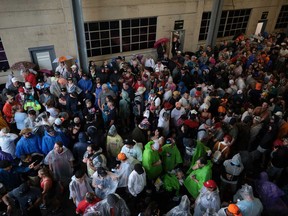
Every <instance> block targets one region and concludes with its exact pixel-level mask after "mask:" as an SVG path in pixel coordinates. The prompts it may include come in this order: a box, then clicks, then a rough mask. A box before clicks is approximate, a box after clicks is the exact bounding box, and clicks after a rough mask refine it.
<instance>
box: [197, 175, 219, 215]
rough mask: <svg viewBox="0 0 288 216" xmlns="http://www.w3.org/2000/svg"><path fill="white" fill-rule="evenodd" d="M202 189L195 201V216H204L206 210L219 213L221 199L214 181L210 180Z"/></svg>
mask: <svg viewBox="0 0 288 216" xmlns="http://www.w3.org/2000/svg"><path fill="white" fill-rule="evenodd" d="M203 185H204V187H203V188H202V189H201V191H200V194H199V196H198V197H197V199H196V201H195V209H194V216H202V215H203V214H204V213H205V212H206V209H213V210H214V212H218V211H219V209H220V204H221V202H220V197H219V190H218V188H217V184H216V182H215V181H214V180H208V181H206V182H205V183H204V184H203Z"/></svg>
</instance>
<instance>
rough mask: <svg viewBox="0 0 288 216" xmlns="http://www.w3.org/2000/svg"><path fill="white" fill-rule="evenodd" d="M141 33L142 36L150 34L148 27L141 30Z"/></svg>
mask: <svg viewBox="0 0 288 216" xmlns="http://www.w3.org/2000/svg"><path fill="white" fill-rule="evenodd" d="M140 33H141V34H147V33H148V29H147V27H142V28H141V29H140Z"/></svg>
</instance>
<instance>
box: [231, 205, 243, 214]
mask: <svg viewBox="0 0 288 216" xmlns="http://www.w3.org/2000/svg"><path fill="white" fill-rule="evenodd" d="M227 210H228V211H229V212H230V213H232V214H233V215H235V216H242V214H241V212H240V209H239V207H238V206H237V205H236V204H230V205H229V206H228V208H227Z"/></svg>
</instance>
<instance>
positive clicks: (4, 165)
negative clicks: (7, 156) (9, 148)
mask: <svg viewBox="0 0 288 216" xmlns="http://www.w3.org/2000/svg"><path fill="white" fill-rule="evenodd" d="M11 165H12V164H11V162H10V161H8V160H2V161H0V168H1V169H5V168H7V167H9V166H11Z"/></svg>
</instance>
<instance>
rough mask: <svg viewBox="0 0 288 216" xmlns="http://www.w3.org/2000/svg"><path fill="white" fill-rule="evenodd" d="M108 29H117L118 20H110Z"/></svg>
mask: <svg viewBox="0 0 288 216" xmlns="http://www.w3.org/2000/svg"><path fill="white" fill-rule="evenodd" d="M110 29H119V21H111V22H110Z"/></svg>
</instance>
